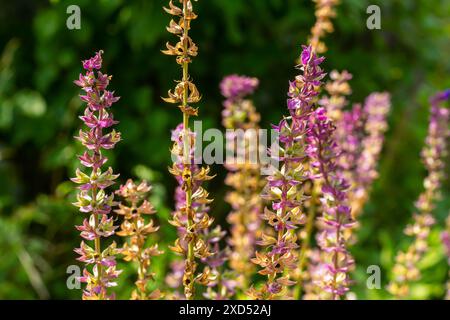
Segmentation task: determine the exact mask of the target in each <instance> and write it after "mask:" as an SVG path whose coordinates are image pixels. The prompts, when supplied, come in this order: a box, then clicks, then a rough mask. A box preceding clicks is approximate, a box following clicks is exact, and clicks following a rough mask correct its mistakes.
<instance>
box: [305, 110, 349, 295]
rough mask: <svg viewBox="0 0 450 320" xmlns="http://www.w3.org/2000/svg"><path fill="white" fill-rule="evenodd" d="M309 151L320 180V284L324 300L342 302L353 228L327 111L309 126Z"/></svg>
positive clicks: (313, 116) (315, 114) (315, 116)
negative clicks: (349, 235)
mask: <svg viewBox="0 0 450 320" xmlns="http://www.w3.org/2000/svg"><path fill="white" fill-rule="evenodd" d="M308 126H309V128H310V130H309V131H308V148H307V150H306V153H307V154H308V156H309V158H310V165H311V170H313V172H314V176H315V178H317V179H321V181H322V182H321V185H322V187H321V191H322V197H321V206H322V211H323V214H322V216H321V217H320V218H319V221H320V224H321V232H320V233H319V234H318V237H317V242H318V245H319V247H320V249H321V251H322V253H321V263H322V264H323V265H324V268H323V270H324V274H323V277H322V278H321V279H320V283H318V285H319V287H320V288H321V289H322V290H323V291H324V292H325V293H328V295H324V296H323V297H322V298H327V299H333V300H334V299H339V298H340V297H341V296H343V295H344V294H345V293H346V292H347V291H348V290H349V284H350V279H349V275H348V273H349V271H350V268H351V267H352V265H353V259H352V257H351V255H350V253H349V252H348V250H347V240H348V239H347V237H346V235H345V231H346V230H347V229H349V228H351V227H352V226H353V220H352V217H351V209H350V206H349V203H348V194H347V190H348V187H349V185H348V183H347V181H346V180H345V179H344V177H343V176H342V174H341V173H340V172H339V170H337V166H336V162H337V159H338V156H339V152H340V150H339V148H338V145H337V143H336V141H335V139H334V131H335V126H334V124H333V122H332V121H331V120H330V119H329V118H328V116H327V112H326V110H325V108H323V107H319V108H317V109H316V110H315V111H314V112H313V113H312V114H311V116H310V121H309V123H308Z"/></svg>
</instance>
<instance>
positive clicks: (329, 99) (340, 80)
mask: <svg viewBox="0 0 450 320" xmlns="http://www.w3.org/2000/svg"><path fill="white" fill-rule="evenodd" d="M352 78H353V76H352V74H351V73H349V72H348V71H347V70H344V71H342V72H338V71H337V70H333V71H331V72H330V79H331V80H330V81H327V83H326V85H325V90H326V91H327V93H328V95H327V96H324V97H322V98H321V99H320V100H319V104H320V105H321V106H323V107H325V108H326V109H327V114H328V117H330V119H332V120H333V121H339V120H340V119H341V118H342V114H343V111H344V108H345V106H347V104H348V101H347V98H346V96H348V95H350V94H351V93H352V89H351V87H350V84H349V83H348V82H349V81H350V80H351V79H352Z"/></svg>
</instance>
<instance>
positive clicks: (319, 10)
mask: <svg viewBox="0 0 450 320" xmlns="http://www.w3.org/2000/svg"><path fill="white" fill-rule="evenodd" d="M313 1H314V2H315V3H316V9H315V13H314V14H315V16H316V23H315V24H314V26H313V27H312V28H311V36H310V38H309V41H308V42H309V43H310V44H311V46H312V47H313V50H314V51H316V52H317V53H324V52H326V51H327V46H326V45H325V43H324V42H323V41H322V38H323V37H324V36H325V35H326V34H327V33H332V32H333V31H334V28H333V23H332V22H331V20H332V19H333V18H334V17H336V10H335V7H336V6H337V5H338V4H339V2H340V1H339V0H313Z"/></svg>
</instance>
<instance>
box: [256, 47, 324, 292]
mask: <svg viewBox="0 0 450 320" xmlns="http://www.w3.org/2000/svg"><path fill="white" fill-rule="evenodd" d="M323 60H324V59H323V58H322V57H318V56H317V55H316V53H315V52H314V51H313V50H312V48H311V46H303V51H302V53H301V56H300V62H301V64H300V66H298V69H299V70H300V71H301V73H300V74H299V75H298V76H297V77H296V78H295V80H294V81H292V82H290V83H289V92H288V97H289V99H288V101H287V109H288V111H289V113H290V116H289V117H286V118H285V119H283V120H282V121H281V122H280V124H279V125H278V126H273V127H274V128H275V129H276V130H277V131H278V132H279V142H280V155H279V158H280V162H281V168H280V170H278V171H275V172H274V173H273V174H272V175H271V176H269V177H268V178H267V180H268V183H267V185H266V188H265V190H264V193H263V197H264V199H266V200H268V201H271V202H272V203H271V208H272V210H270V209H269V208H266V209H265V211H264V214H263V215H262V219H264V220H266V221H267V223H268V225H269V227H270V228H273V230H274V233H273V234H275V235H276V236H275V237H274V236H273V235H272V234H266V233H263V235H262V238H261V240H260V241H258V243H259V244H260V245H261V246H263V247H265V249H266V250H265V252H262V253H260V252H256V257H255V258H254V259H252V261H253V263H255V264H257V265H259V266H260V267H261V270H260V271H259V273H260V274H261V275H266V276H267V282H266V283H265V284H264V285H263V286H262V287H261V288H258V289H257V288H254V287H252V288H250V290H249V291H248V294H249V296H250V297H252V298H254V299H274V298H276V297H278V296H280V295H281V294H282V293H283V291H285V289H286V287H288V286H291V285H293V284H295V282H294V281H292V280H290V278H289V275H288V274H289V271H292V270H294V269H296V267H297V255H296V253H295V251H296V248H297V247H298V244H297V241H296V240H297V238H296V236H295V233H293V232H292V229H294V228H298V226H299V225H301V224H304V223H305V215H304V214H303V213H302V212H303V210H302V209H303V202H304V200H305V199H306V198H305V197H304V196H303V191H304V190H303V185H304V182H305V181H306V180H307V179H308V177H309V176H310V173H309V172H307V171H306V170H305V167H306V166H305V164H306V161H307V160H308V147H307V141H306V140H305V138H306V137H307V136H308V132H309V131H310V130H311V128H310V126H309V124H308V123H309V121H310V118H311V115H312V114H313V113H314V101H315V98H316V97H317V95H318V94H319V89H320V88H319V87H320V85H321V84H322V79H323V78H324V77H325V72H323V71H322V69H321V68H320V64H321V63H322V62H323ZM309 152H311V150H310V151H309Z"/></svg>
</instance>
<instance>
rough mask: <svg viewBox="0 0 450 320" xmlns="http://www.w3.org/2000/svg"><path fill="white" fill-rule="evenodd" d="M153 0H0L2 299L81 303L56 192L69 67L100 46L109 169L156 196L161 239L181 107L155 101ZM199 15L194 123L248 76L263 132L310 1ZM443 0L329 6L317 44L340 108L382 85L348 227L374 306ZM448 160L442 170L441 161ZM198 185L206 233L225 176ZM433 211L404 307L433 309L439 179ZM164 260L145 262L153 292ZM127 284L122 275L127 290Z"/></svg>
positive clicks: (419, 176)
mask: <svg viewBox="0 0 450 320" xmlns="http://www.w3.org/2000/svg"><path fill="white" fill-rule="evenodd" d="M70 4H77V5H79V6H80V8H81V12H82V20H81V30H68V29H67V28H66V19H67V17H68V15H67V14H66V8H67V6H68V5H70ZM166 4H167V1H161V0H147V1H144V0H127V1H125V0H83V1H58V0H54V1H37V0H36V1H31V0H28V1H26V0H15V1H8V0H0V55H1V60H0V298H10V299H15V298H26V299H32V298H39V297H40V298H46V297H51V298H79V297H80V292H79V291H77V290H72V291H71V290H68V289H67V287H66V278H67V275H66V268H67V266H68V265H70V264H74V263H75V262H74V261H75V254H74V253H73V251H72V250H73V248H74V247H75V246H77V244H78V243H79V240H80V239H79V237H78V235H77V232H76V231H75V229H74V227H73V226H74V224H76V223H79V222H80V221H81V220H82V216H81V215H80V214H79V213H77V212H76V210H75V209H74V207H72V206H71V205H70V202H71V201H72V200H73V197H74V186H73V184H72V183H71V182H68V178H69V177H70V176H73V172H74V170H75V168H76V167H77V166H78V163H77V160H76V157H75V155H76V154H78V153H80V152H81V147H80V145H79V144H78V143H75V142H74V139H73V138H72V137H73V135H75V133H76V131H77V130H78V128H79V127H80V126H81V122H80V120H79V119H78V118H77V115H79V114H80V113H81V112H82V108H83V106H82V105H81V102H80V100H79V99H78V97H77V94H78V93H79V90H78V88H77V87H75V85H74V84H73V80H74V79H76V78H77V77H78V73H79V72H81V64H80V60H82V59H86V58H88V57H90V56H91V55H92V54H93V52H94V51H97V50H99V49H103V50H104V51H105V55H104V62H105V63H104V70H105V71H106V72H107V73H108V74H112V75H114V77H113V80H112V83H111V87H112V88H113V89H114V90H116V93H117V94H118V95H119V96H121V97H122V98H121V100H120V101H119V102H118V103H117V104H116V105H114V107H113V111H114V114H115V118H117V119H118V120H119V121H120V124H119V125H118V129H119V130H120V131H121V132H122V135H123V139H124V140H123V141H122V142H121V143H120V144H119V145H118V146H117V148H116V149H115V150H114V152H113V153H111V154H110V159H111V160H110V164H111V165H112V166H113V167H114V169H115V171H117V172H120V173H121V181H122V182H123V181H124V180H125V179H126V178H127V177H137V178H146V179H149V180H150V181H152V183H153V184H154V185H155V188H154V193H153V197H152V199H153V201H154V202H155V204H156V206H157V207H158V209H159V212H160V213H159V216H160V223H161V224H162V230H161V232H160V239H159V240H160V242H161V245H162V247H163V248H164V249H167V243H169V242H170V241H172V240H173V239H174V231H173V228H172V227H171V226H170V225H169V224H168V223H167V220H166V218H167V217H168V216H169V213H170V210H171V208H172V207H173V201H172V193H173V188H174V186H175V183H174V181H173V178H172V177H171V176H170V175H169V174H168V173H167V170H166V167H167V166H168V164H169V163H170V156H169V148H170V129H171V128H173V127H175V126H176V125H177V123H178V122H179V121H180V120H181V114H180V112H179V110H178V109H177V108H175V107H173V106H172V105H167V104H165V103H163V102H162V101H161V99H160V96H163V95H165V93H166V92H167V90H168V89H169V88H170V87H171V86H172V85H173V83H174V80H176V79H179V78H180V70H179V68H178V66H177V65H176V64H175V61H174V59H173V58H172V57H168V56H164V55H162V54H161V53H160V49H162V48H164V44H165V42H166V41H168V40H170V41H172V43H173V42H174V40H175V39H174V37H173V36H172V35H170V34H168V33H167V32H166V31H165V25H166V24H167V23H168V22H169V19H170V17H169V16H168V15H167V14H165V13H164V12H163V10H162V9H161V7H162V5H166ZM369 4H378V5H380V7H381V11H382V12H381V18H382V29H381V30H372V31H371V30H368V29H367V28H366V18H367V16H368V15H367V14H366V13H365V11H366V8H367V6H368V5H369ZM194 5H195V8H196V12H197V13H198V14H199V18H198V20H196V21H195V22H194V23H193V29H192V32H191V34H192V38H193V39H194V41H195V42H196V43H197V45H198V46H199V52H200V54H199V56H198V57H197V58H196V59H195V60H194V63H193V64H192V67H191V75H192V77H193V79H194V81H195V83H196V84H197V85H198V88H199V90H200V92H201V93H202V95H203V99H202V101H201V103H200V104H199V106H200V117H199V119H201V120H202V121H203V126H204V127H206V128H207V127H219V128H220V127H221V126H220V111H221V108H222V107H221V96H220V92H219V89H218V83H219V82H220V80H221V78H222V77H223V76H225V75H227V74H230V73H239V74H246V75H251V76H256V77H258V78H259V79H260V81H261V86H260V89H259V90H258V91H257V93H256V94H255V96H254V98H255V103H256V105H257V108H258V110H259V112H260V113H261V114H262V127H265V128H268V127H269V125H270V123H274V122H277V121H278V119H280V117H281V116H282V115H283V114H284V113H286V104H285V100H286V90H287V86H288V80H289V79H292V78H293V77H294V76H295V74H296V71H295V69H294V68H293V66H294V61H295V59H296V57H297V56H298V54H299V50H300V44H302V43H305V42H306V39H307V36H308V34H309V30H310V28H311V26H312V25H313V23H314V20H315V18H314V6H313V3H312V2H310V1H306V0H304V1H300V0H284V1H283V0H201V1H199V2H197V3H194ZM449 15H450V3H449V2H448V1H445V0H441V1H439V0H434V1H429V0H397V1H395V0H391V1H381V0H377V1H366V0H343V1H342V4H341V5H340V6H339V8H338V17H337V19H336V20H335V22H334V24H335V26H336V31H335V33H334V34H332V35H329V36H328V37H327V38H326V40H325V41H326V43H327V45H328V47H329V51H328V52H327V53H326V57H327V60H326V62H325V63H324V65H325V68H326V70H328V71H330V70H331V69H338V70H343V69H347V70H349V71H350V72H351V73H353V74H354V79H353V80H352V81H351V85H352V87H353V91H354V92H353V95H352V97H351V100H352V102H360V101H362V100H363V99H364V98H365V97H366V96H367V95H368V94H369V93H370V92H372V91H384V90H387V91H389V92H391V94H392V100H393V106H392V112H391V115H390V117H389V124H390V129H389V132H388V134H387V141H386V145H385V148H384V151H383V154H382V158H381V162H380V172H381V176H380V178H379V179H378V180H377V181H376V183H375V186H374V190H373V192H372V199H371V201H370V202H369V203H368V205H367V207H366V210H365V213H364V216H363V218H362V225H363V227H362V229H361V230H360V232H359V239H360V241H359V243H358V245H357V246H356V247H355V248H353V253H354V255H355V257H356V263H357V265H358V268H357V271H356V273H355V275H354V278H355V279H356V280H357V283H356V286H355V292H356V293H357V295H358V297H359V298H369V299H370V298H387V297H388V295H387V294H386V293H385V291H384V290H367V289H366V286H365V279H366V278H367V275H366V268H367V267H368V266H369V265H372V264H376V265H380V267H381V269H382V281H383V286H384V285H385V284H386V283H387V281H388V277H389V270H390V268H391V266H392V262H393V256H394V255H395V252H396V250H397V249H398V248H401V247H404V246H405V245H406V244H407V243H408V239H407V238H406V237H405V236H403V235H402V229H403V227H404V225H405V223H407V222H408V221H409V219H410V217H411V214H412V212H413V202H414V200H415V199H416V198H417V196H418V194H419V193H420V192H421V190H422V180H423V177H424V175H425V172H424V169H423V166H422V164H421V162H420V158H419V153H420V149H421V147H422V145H423V141H424V137H425V134H426V129H427V120H428V111H429V109H428V104H427V99H428V97H429V95H431V94H433V93H434V92H436V91H437V90H442V89H444V88H446V87H449V86H450V77H449V76H448V75H449V71H450V63H449V59H448V56H449V54H450V47H449V35H450V25H449V20H448V19H449ZM447 162H448V161H447ZM212 169H213V171H214V172H215V173H217V174H218V176H217V178H216V179H214V180H213V181H212V182H210V183H209V185H208V190H209V191H211V193H212V195H213V196H214V197H215V202H214V204H213V207H212V214H213V215H214V216H215V217H216V219H217V221H218V222H220V223H223V222H224V217H225V215H226V213H227V211H228V210H229V207H228V206H227V205H226V204H225V203H224V201H223V196H224V193H225V191H226V188H225V187H224V185H223V182H222V181H223V178H224V175H225V172H224V170H223V168H221V167H220V166H215V167H213V168H212ZM444 190H446V191H445V192H444V193H443V197H442V198H443V200H442V201H441V202H440V203H439V205H438V208H437V210H436V215H437V218H438V222H439V224H438V226H437V227H436V228H435V230H434V231H433V233H432V236H431V240H430V241H431V250H430V253H429V254H427V256H426V257H425V259H424V261H423V263H422V265H421V267H422V269H423V270H424V277H423V281H421V282H420V283H418V284H417V285H415V286H414V287H413V295H414V297H415V298H441V297H442V296H443V293H444V288H443V286H442V284H443V282H444V281H445V277H446V272H447V264H446V260H445V258H444V254H443V250H442V247H441V245H440V243H439V231H440V230H442V225H443V220H444V218H445V216H446V215H447V214H448V208H449V204H450V200H449V191H448V190H449V184H448V182H446V184H445V185H444ZM172 258H173V255H172V254H171V253H169V254H167V255H165V256H163V257H162V258H160V259H158V260H157V261H156V263H155V268H156V269H157V274H158V281H163V277H164V273H165V272H166V271H164V269H165V268H166V264H167V262H168V261H169V260H171V259H172ZM132 277H133V275H132V270H131V268H129V267H128V268H127V269H126V271H125V274H124V275H123V276H121V279H122V285H121V286H120V287H119V288H118V290H117V291H118V293H119V297H122V298H127V295H128V293H129V291H130V289H131V281H132V279H133V278H132ZM125 279H128V280H127V281H128V282H126V281H125Z"/></svg>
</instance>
